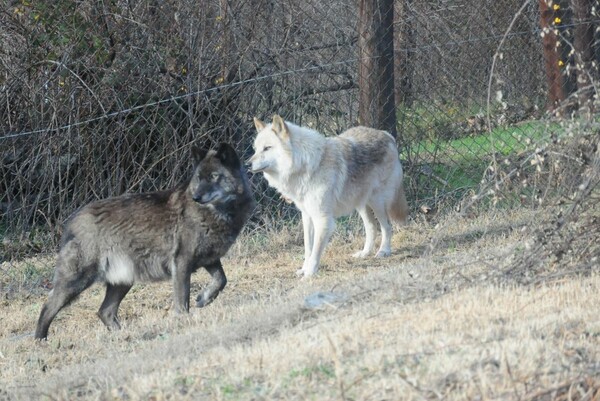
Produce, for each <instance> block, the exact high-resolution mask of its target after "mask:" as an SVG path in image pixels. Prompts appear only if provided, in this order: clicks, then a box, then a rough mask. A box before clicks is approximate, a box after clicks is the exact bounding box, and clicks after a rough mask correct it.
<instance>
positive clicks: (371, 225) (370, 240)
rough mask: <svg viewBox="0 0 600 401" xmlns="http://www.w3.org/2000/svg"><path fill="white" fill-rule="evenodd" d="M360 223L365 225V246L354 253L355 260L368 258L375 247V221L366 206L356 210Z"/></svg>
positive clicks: (371, 212)
mask: <svg viewBox="0 0 600 401" xmlns="http://www.w3.org/2000/svg"><path fill="white" fill-rule="evenodd" d="M356 211H357V212H358V214H359V215H360V217H361V218H362V221H363V223H364V225H365V237H366V238H365V246H364V248H363V250H362V251H359V252H356V253H355V254H354V255H352V256H354V257H355V258H364V257H365V256H368V255H369V254H370V253H371V252H372V251H373V246H374V245H375V236H376V235H377V224H376V223H377V221H376V220H375V216H374V215H373V211H372V210H371V208H370V207H369V206H367V205H365V206H362V207H360V208H358V209H356Z"/></svg>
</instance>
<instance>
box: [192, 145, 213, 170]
mask: <svg viewBox="0 0 600 401" xmlns="http://www.w3.org/2000/svg"><path fill="white" fill-rule="evenodd" d="M208 150H209V149H208V147H204V148H200V147H198V146H196V145H194V146H192V163H194V166H197V165H198V164H199V163H200V162H201V161H202V160H204V158H205V157H206V154H207V153H208Z"/></svg>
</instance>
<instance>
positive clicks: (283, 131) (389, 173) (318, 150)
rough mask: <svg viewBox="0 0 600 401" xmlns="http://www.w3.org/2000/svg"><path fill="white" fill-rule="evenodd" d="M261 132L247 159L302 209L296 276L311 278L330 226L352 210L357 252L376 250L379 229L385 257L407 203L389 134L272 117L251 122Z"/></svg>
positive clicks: (365, 252) (363, 255) (364, 128)
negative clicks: (361, 229) (358, 225)
mask: <svg viewBox="0 0 600 401" xmlns="http://www.w3.org/2000/svg"><path fill="white" fill-rule="evenodd" d="M254 124H255V126H256V129H257V131H258V135H257V136H256V138H255V140H254V152H255V153H254V155H253V156H252V157H251V158H250V160H249V161H248V162H249V164H251V167H250V170H251V171H252V172H254V173H256V172H263V174H264V176H265V178H266V179H267V181H268V182H269V185H271V186H272V187H275V188H276V189H277V190H278V191H279V192H280V193H281V194H282V195H283V197H285V198H287V199H290V200H292V201H293V202H294V203H295V204H296V206H297V207H298V208H299V209H300V211H301V212H302V224H303V226H304V264H303V266H302V269H300V270H298V272H297V273H298V275H303V276H305V277H308V276H312V275H314V274H315V273H316V272H317V270H318V269H319V262H320V259H321V254H322V253H323V250H324V249H325V246H326V245H327V242H328V241H329V238H330V236H331V234H332V232H333V230H334V227H335V217H339V216H343V215H347V214H350V213H351V212H352V211H353V210H355V209H356V210H357V211H358V213H359V214H360V217H361V218H362V220H363V222H364V224H365V233H366V240H365V246H364V248H363V250H362V251H360V252H357V253H356V254H354V256H355V257H365V256H367V255H369V254H370V253H371V252H372V251H373V246H374V242H375V236H376V234H377V226H376V220H375V217H377V220H379V225H380V226H381V232H382V235H381V246H380V247H379V250H378V252H377V254H376V256H377V257H383V256H389V255H390V252H391V250H390V240H391V237H392V226H391V224H390V223H391V222H390V220H393V221H396V222H404V221H405V220H406V217H407V215H408V204H407V202H406V197H405V195H404V188H403V186H402V166H401V165H400V160H399V157H398V150H397V148H396V141H395V140H394V137H392V136H391V135H390V134H389V133H387V132H385V131H379V130H376V129H372V128H367V127H355V128H350V129H349V130H347V131H345V132H344V133H342V134H341V135H339V136H337V137H331V138H326V137H324V136H323V135H321V134H320V133H318V132H316V131H314V130H312V129H309V128H305V127H299V126H297V125H294V124H292V123H289V122H285V121H283V119H282V118H281V117H279V116H277V115H276V116H274V117H273V122H272V123H271V124H265V123H263V122H262V121H260V120H258V119H256V118H255V119H254Z"/></svg>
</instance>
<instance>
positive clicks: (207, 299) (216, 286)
mask: <svg viewBox="0 0 600 401" xmlns="http://www.w3.org/2000/svg"><path fill="white" fill-rule="evenodd" d="M204 268H205V269H206V270H207V271H208V272H209V273H210V275H211V277H212V281H211V283H210V284H209V285H208V287H206V288H205V289H204V291H202V294H200V295H198V297H197V298H196V306H197V307H199V308H202V307H203V306H206V305H208V304H209V303H211V302H212V301H214V299H215V298H216V297H217V295H219V293H220V292H221V291H223V288H225V286H226V285H227V277H225V271H223V266H222V265H221V261H220V260H218V261H217V262H216V263H213V264H212V265H208V266H205V267H204Z"/></svg>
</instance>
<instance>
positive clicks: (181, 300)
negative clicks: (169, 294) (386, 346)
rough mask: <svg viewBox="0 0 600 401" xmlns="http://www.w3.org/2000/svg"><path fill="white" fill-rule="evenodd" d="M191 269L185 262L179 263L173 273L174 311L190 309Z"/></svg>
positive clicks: (180, 311) (187, 310) (182, 311)
mask: <svg viewBox="0 0 600 401" xmlns="http://www.w3.org/2000/svg"><path fill="white" fill-rule="evenodd" d="M191 277H192V269H190V268H189V267H188V266H187V264H183V263H180V264H178V265H177V267H176V269H175V273H174V274H173V302H174V303H175V312H177V313H184V312H189V311H190V279H191Z"/></svg>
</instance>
